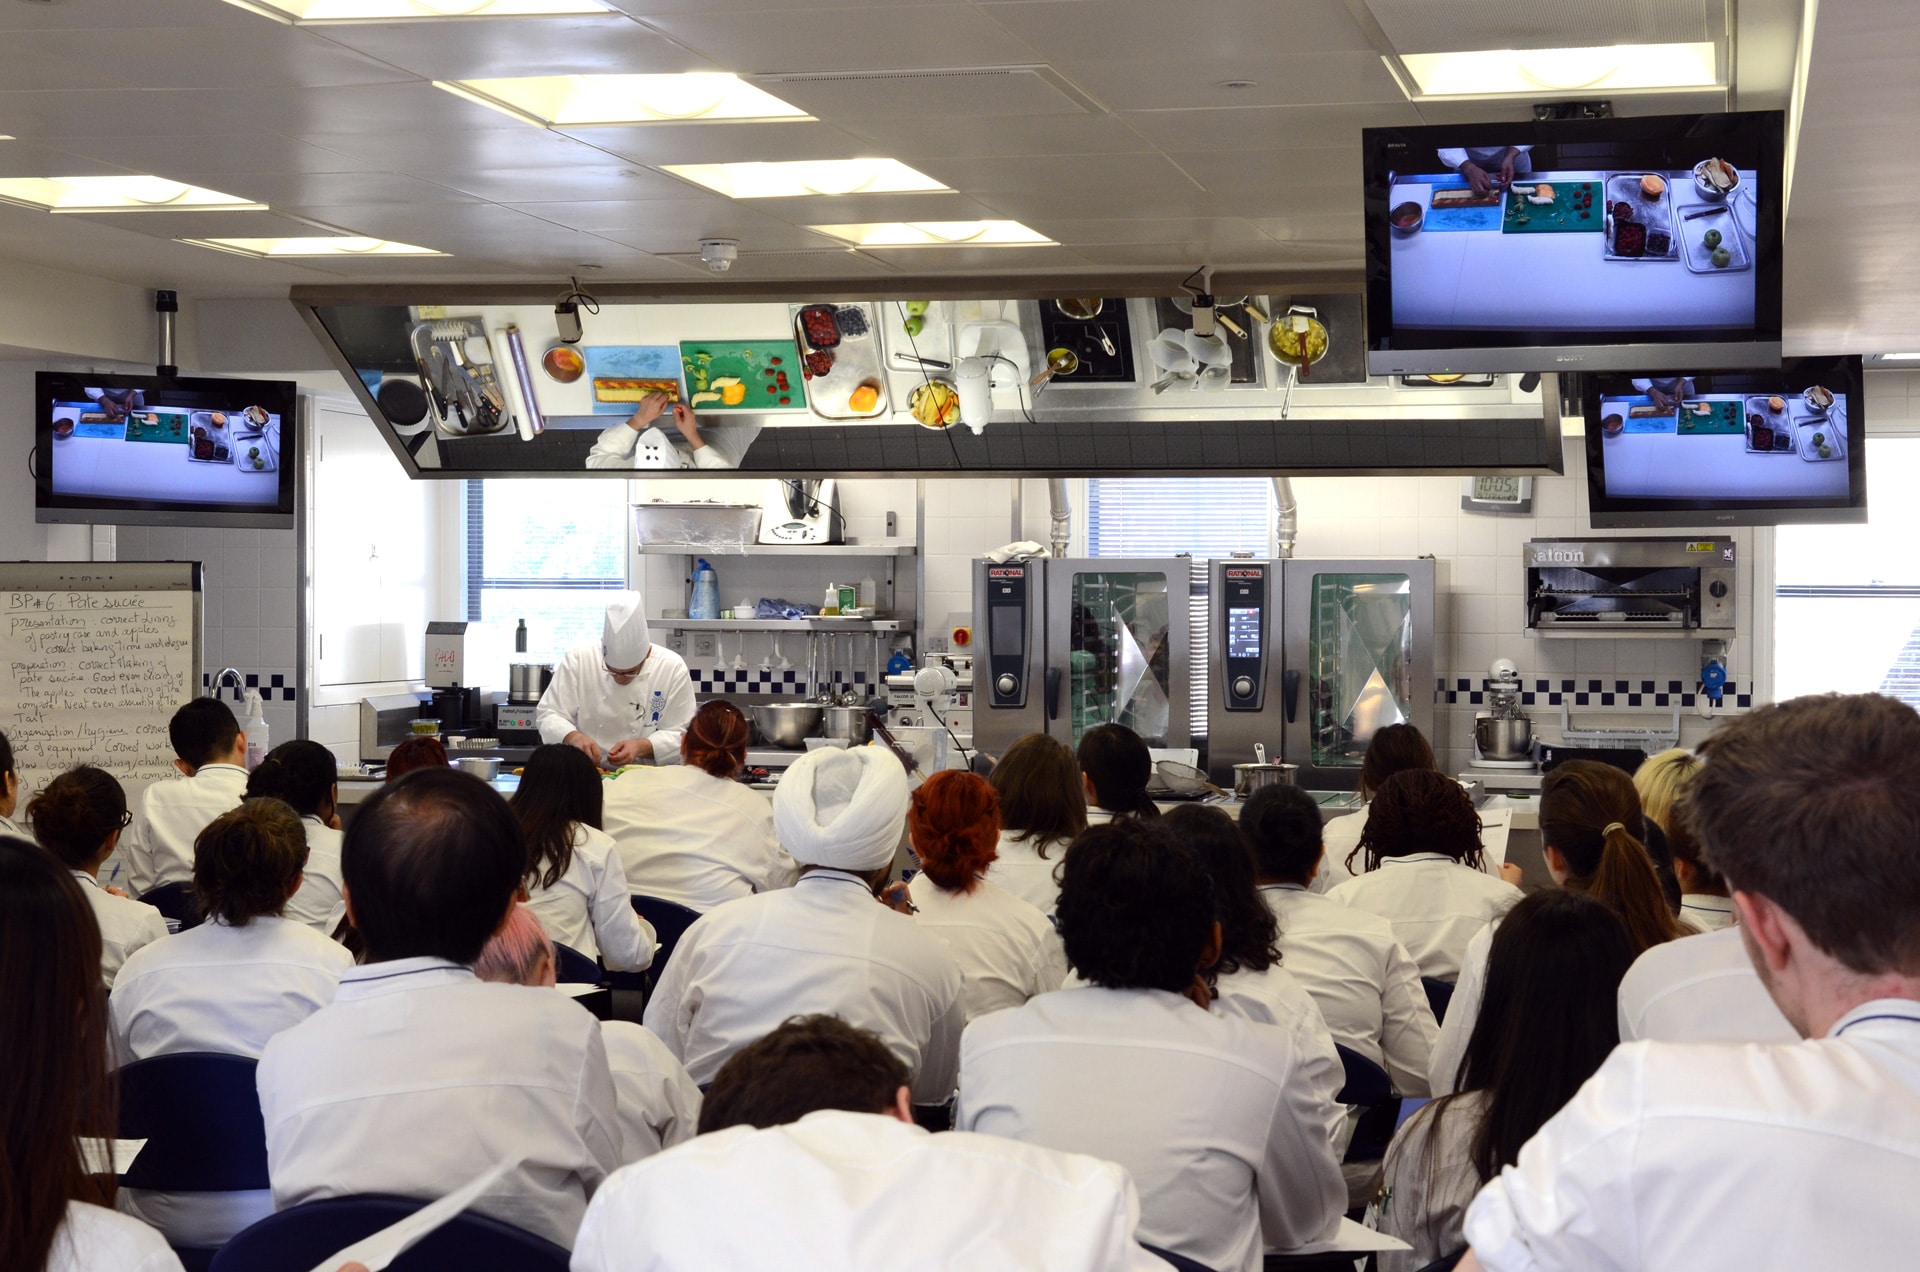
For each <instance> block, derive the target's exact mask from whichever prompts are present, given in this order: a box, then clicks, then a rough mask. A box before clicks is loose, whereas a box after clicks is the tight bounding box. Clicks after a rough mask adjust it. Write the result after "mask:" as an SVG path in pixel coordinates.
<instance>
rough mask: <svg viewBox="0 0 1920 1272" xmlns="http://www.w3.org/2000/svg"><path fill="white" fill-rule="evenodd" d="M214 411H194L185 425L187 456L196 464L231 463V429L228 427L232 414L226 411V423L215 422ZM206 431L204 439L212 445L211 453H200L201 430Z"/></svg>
mask: <svg viewBox="0 0 1920 1272" xmlns="http://www.w3.org/2000/svg"><path fill="white" fill-rule="evenodd" d="M213 416H214V412H212V411H195V412H194V413H193V414H192V415H191V416H190V417H189V420H190V423H189V424H188V427H187V458H188V459H190V460H192V461H193V462H194V463H196V464H231V463H232V462H233V430H232V428H231V427H229V426H230V425H231V423H232V419H233V417H232V415H231V414H230V413H227V421H228V423H227V424H215V423H214V422H213ZM202 430H204V431H205V432H206V437H205V439H204V440H205V441H206V442H208V443H210V444H211V446H212V453H211V454H209V455H202V454H201V453H200V443H201V441H202V440H203V439H202V438H201V436H200V433H201V431H202Z"/></svg>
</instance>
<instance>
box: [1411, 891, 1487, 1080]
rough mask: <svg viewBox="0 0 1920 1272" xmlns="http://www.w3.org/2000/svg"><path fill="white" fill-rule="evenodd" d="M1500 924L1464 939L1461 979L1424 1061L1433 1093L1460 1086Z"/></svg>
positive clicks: (1455, 986)
mask: <svg viewBox="0 0 1920 1272" xmlns="http://www.w3.org/2000/svg"><path fill="white" fill-rule="evenodd" d="M1503 917H1504V916H1503ZM1499 926H1500V920H1499V919H1495V920H1493V922H1491V923H1488V924H1487V925H1486V926H1484V927H1482V928H1481V929H1480V930H1479V931H1478V932H1475V933H1474V934H1473V939H1472V940H1471V941H1468V942H1467V952H1466V954H1465V955H1464V956H1463V957H1462V959H1461V967H1460V979H1459V980H1458V981H1457V982H1456V983H1455V984H1454V987H1453V997H1452V998H1450V999H1448V1000H1447V1018H1446V1020H1445V1021H1444V1022H1442V1023H1441V1025H1440V1040H1439V1041H1438V1042H1436V1043H1434V1046H1433V1059H1431V1060H1430V1061H1428V1062H1427V1087H1428V1089H1429V1090H1431V1091H1432V1092H1433V1094H1434V1095H1436V1096H1441V1095H1452V1094H1453V1093H1454V1092H1455V1091H1457V1090H1459V1089H1460V1083H1459V1078H1460V1062H1461V1061H1462V1060H1464V1059H1466V1056H1467V1043H1468V1041H1469V1040H1470V1039H1471V1038H1472V1037H1473V1027H1474V1025H1475V1024H1477V1023H1479V1020H1480V1003H1481V1000H1482V999H1484V998H1485V997H1486V996H1487V962H1488V960H1489V958H1490V957H1491V956H1492V954H1493V934H1494V931H1495V930H1496V929H1497V928H1499Z"/></svg>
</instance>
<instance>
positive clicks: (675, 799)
mask: <svg viewBox="0 0 1920 1272" xmlns="http://www.w3.org/2000/svg"><path fill="white" fill-rule="evenodd" d="M600 824H601V826H602V827H604V828H605V830H606V832H607V834H609V835H611V836H612V837H613V841H614V844H615V845H616V846H617V849H618V852H619V856H620V865H621V868H622V869H623V870H624V871H625V872H626V879H627V888H628V889H629V890H630V891H632V892H637V893H639V894H641V895H643V896H650V897H661V898H663V899H665V900H668V901H677V902H679V903H680V904H681V905H684V906H689V907H691V908H692V909H695V910H699V911H701V912H702V913H705V912H706V911H708V910H711V909H713V908H714V907H715V906H719V905H724V904H726V903H727V902H728V901H732V900H735V899H737V898H739V897H748V896H752V895H753V894H754V893H756V892H772V891H774V890H775V889H777V888H790V887H792V886H793V880H794V876H795V875H797V874H798V873H799V870H800V868H799V867H798V866H796V865H794V863H793V858H792V857H790V856H788V855H787V850H786V849H785V848H782V847H781V846H780V840H779V837H778V836H776V835H775V834H774V831H773V804H772V802H771V801H770V800H768V799H767V797H766V796H765V795H762V794H761V793H760V792H758V791H755V790H751V789H749V788H747V787H745V786H742V785H741V784H740V783H739V782H735V781H731V780H729V779H727V778H724V777H715V776H713V775H712V774H711V773H708V772H706V771H705V770H704V769H698V768H695V767H693V766H692V765H690V764H682V765H678V766H676V767H674V768H665V769H647V768H636V769H629V770H627V771H626V772H625V773H622V774H621V775H620V776H619V777H616V778H615V779H614V780H613V781H611V782H608V783H607V785H606V807H605V810H604V811H603V812H602V814H601V817H600Z"/></svg>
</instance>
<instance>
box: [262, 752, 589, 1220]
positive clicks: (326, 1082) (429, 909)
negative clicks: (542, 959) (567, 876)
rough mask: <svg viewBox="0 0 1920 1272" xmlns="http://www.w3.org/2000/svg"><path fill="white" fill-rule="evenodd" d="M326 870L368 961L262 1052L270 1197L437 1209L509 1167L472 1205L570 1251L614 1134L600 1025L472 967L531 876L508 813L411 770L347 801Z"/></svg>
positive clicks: (474, 786)
mask: <svg viewBox="0 0 1920 1272" xmlns="http://www.w3.org/2000/svg"><path fill="white" fill-rule="evenodd" d="M341 865H342V867H343V868H344V870H345V872H346V900H347V915H348V917H349V918H350V919H351V920H352V921H353V924H354V927H355V928H356V929H357V930H358V931H359V933H360V936H361V938H362V939H363V940H364V941H365V943H366V960H367V961H366V962H365V963H364V964H363V965H362V966H359V967H356V968H354V969H352V970H351V971H349V972H348V973H347V974H346V975H345V976H344V977H342V978H341V981H340V989H339V992H338V993H337V994H336V995H335V997H334V1000H333V1002H332V1003H330V1004H328V1005H327V1006H325V1007H322V1008H321V1009H320V1010H319V1011H317V1012H315V1013H314V1014H313V1015H311V1016H309V1017H307V1019H305V1020H303V1021H301V1022H300V1023H299V1024H297V1025H295V1026H293V1027H292V1028H291V1029H288V1030H286V1031H284V1032H282V1033H280V1034H278V1035H276V1036H275V1037H274V1038H273V1039H272V1040H271V1041H270V1042H268V1043H267V1049H266V1052H265V1054H264V1055H262V1056H261V1057H260V1072H259V1087H260V1112H261V1115H262V1117H263V1118H264V1120H265V1122H266V1131H267V1169H268V1173H269V1174H270V1176H271V1177H272V1180H273V1199H274V1202H275V1204H276V1205H277V1206H278V1207H279V1208H280V1209H282V1210H285V1209H287V1208H288V1207H290V1206H296V1205H299V1204H300V1203H301V1202H303V1201H315V1200H318V1199H320V1198H323V1197H341V1196H350V1195H353V1194H356V1193H394V1194H397V1195H399V1196H403V1197H419V1198H438V1197H440V1196H442V1195H444V1194H445V1193H447V1192H449V1191H450V1190H452V1189H454V1188H456V1187H458V1186H459V1185H461V1184H463V1183H465V1182H467V1181H468V1180H470V1179H472V1178H473V1176H474V1174H475V1173H476V1172H477V1171H479V1170H482V1169H485V1168H486V1167H488V1166H491V1165H493V1164H495V1163H498V1162H502V1161H512V1162H515V1163H516V1164H515V1165H514V1166H513V1167H512V1168H510V1169H509V1170H508V1171H507V1173H506V1174H505V1175H504V1176H503V1177H502V1178H501V1179H500V1181H499V1182H498V1183H496V1184H494V1185H493V1187H492V1188H490V1189H489V1190H488V1191H487V1192H486V1193H485V1194H483V1195H482V1196H481V1197H480V1199H479V1200H478V1201H476V1202H475V1203H474V1209H476V1210H478V1211H479V1212H480V1213H482V1214H485V1215H489V1216H491V1217H493V1218H495V1219H498V1220H500V1221H502V1222H504V1223H510V1224H513V1225H514V1226H515V1227H519V1228H524V1229H526V1230H527V1231H529V1232H532V1233H534V1234H535V1235H537V1236H542V1237H545V1238H546V1239H547V1240H549V1241H552V1242H555V1243H556V1244H559V1245H563V1246H570V1245H571V1244H572V1243H573V1234H574V1231H575V1230H576V1229H577V1228H578V1227H579V1225H580V1217H581V1216H582V1215H583V1214H585V1213H586V1208H587V1201H588V1199H589V1198H590V1197H591V1196H592V1195H593V1191H594V1189H596V1188H598V1187H599V1186H600V1183H601V1181H602V1180H604V1179H605V1178H606V1176H607V1174H608V1173H609V1172H610V1171H612V1170H613V1169H614V1168H615V1167H617V1166H618V1165H619V1164H620V1155H621V1138H620V1121H619V1115H618V1112H617V1110H616V1107H615V1099H614V1089H613V1076H612V1074H611V1073H610V1072H609V1071H608V1068H607V1052H606V1046H605V1044H604V1043H603V1042H602V1041H601V1037H600V1025H599V1022H598V1021H596V1020H595V1019H594V1018H593V1017H592V1016H591V1015H590V1014H588V1013H587V1012H585V1011H582V1010H581V1008H580V1006H579V1004H577V1003H574V1002H571V1001H569V1000H568V999H567V998H566V997H565V996H563V995H560V994H554V993H550V992H548V991H545V990H536V989H524V988H521V987H520V986H517V985H489V984H485V983H483V982H482V981H481V980H480V979H479V978H478V977H476V976H475V975H474V974H473V969H472V966H471V965H472V963H473V961H474V959H476V958H478V957H479V955H480V952H481V950H482V949H484V948H485V946H486V943H487V939H488V938H489V937H490V936H492V935H493V933H494V932H495V931H496V930H497V929H498V928H499V926H500V923H501V921H502V920H503V919H504V918H505V917H506V914H507V909H508V907H509V906H511V905H512V904H513V901H514V897H515V894H516V893H517V892H518V891H519V888H520V880H521V878H522V877H523V875H524V873H525V870H526V865H527V858H526V843H525V840H524V839H523V838H522V836H521V834H520V827H519V825H518V824H517V823H516V822H515V821H514V819H513V814H512V812H511V811H510V810H509V809H508V808H507V805H506V801H505V800H503V799H501V798H500V797H499V795H497V794H496V793H494V791H493V790H492V789H491V788H490V787H488V786H487V785H486V783H484V782H482V781H480V779H478V778H476V777H472V776H470V775H468V774H466V773H462V772H460V771H458V770H456V769H422V770H420V771H418V772H414V773H409V774H407V775H406V776H405V777H403V778H401V779H400V780H399V781H397V782H394V783H391V784H390V785H388V786H386V787H383V788H382V789H381V790H380V791H379V792H378V793H376V794H375V795H374V797H373V798H372V799H370V800H368V801H367V802H366V803H365V804H363V805H361V806H360V810H359V812H357V813H356V814H355V816H354V819H353V822H352V824H351V825H349V827H348V828H347V839H346V845H345V848H344V851H343V855H342V858H341Z"/></svg>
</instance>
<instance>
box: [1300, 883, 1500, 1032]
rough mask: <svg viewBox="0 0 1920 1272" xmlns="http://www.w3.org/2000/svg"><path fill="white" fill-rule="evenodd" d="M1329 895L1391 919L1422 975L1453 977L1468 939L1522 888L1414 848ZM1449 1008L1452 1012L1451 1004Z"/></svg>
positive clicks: (1453, 978) (1496, 914) (1446, 978)
mask: <svg viewBox="0 0 1920 1272" xmlns="http://www.w3.org/2000/svg"><path fill="white" fill-rule="evenodd" d="M1327 895H1328V896H1330V897H1332V898H1333V899H1334V900H1335V901H1338V902H1340V903H1341V904H1342V905H1350V906H1352V907H1353V908H1354V909H1356V910H1366V911H1367V912H1369V913H1371V914H1378V915H1380V916H1381V917H1383V918H1385V919H1387V920H1388V921H1389V922H1391V923H1392V924H1393V934H1394V935H1395V936H1397V937H1398V938H1400V944H1402V945H1403V946H1405V947H1406V950H1407V953H1408V954H1410V955H1412V956H1413V961H1414V963H1415V964H1416V965H1417V966H1418V967H1419V968H1420V974H1421V975H1422V976H1432V977H1434V978H1435V979H1437V980H1443V981H1454V980H1457V979H1458V978H1459V976H1460V960H1461V957H1462V956H1463V955H1464V954H1465V953H1466V950H1467V942H1468V941H1470V940H1472V939H1473V934H1474V933H1475V932H1478V931H1479V930H1480V929H1481V928H1483V927H1485V926H1486V925H1487V923H1488V921H1489V920H1491V919H1495V918H1498V917H1499V916H1500V915H1502V914H1505V913H1506V912H1507V909H1508V907H1510V906H1512V905H1513V903H1514V902H1516V901H1518V900H1519V899H1520V889H1518V888H1516V887H1514V886H1513V885H1512V884H1510V883H1508V882H1506V881H1505V880H1503V879H1496V878H1494V877H1493V876H1492V875H1489V874H1484V873H1482V872H1481V871H1478V870H1475V869H1474V868H1473V867H1471V866H1463V865H1461V864H1460V863H1459V862H1457V861H1454V860H1452V859H1451V858H1449V857H1447V856H1446V855H1444V854H1442V853H1437V852H1417V853H1411V854H1409V855H1407V856H1404V857H1386V858H1382V859H1381V862H1380V868H1379V869H1378V870H1373V871H1369V872H1368V873H1366V874H1363V875H1361V876H1360V877H1359V878H1358V879H1351V880H1349V881H1347V882H1346V883H1343V884H1341V885H1340V886H1339V887H1337V888H1335V889H1333V890H1332V891H1331V892H1329V893H1327ZM1447 1011H1448V1013H1449V1014H1451V1013H1452V1011H1453V1008H1452V1007H1451V1006H1449V1007H1448V1008H1447Z"/></svg>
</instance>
